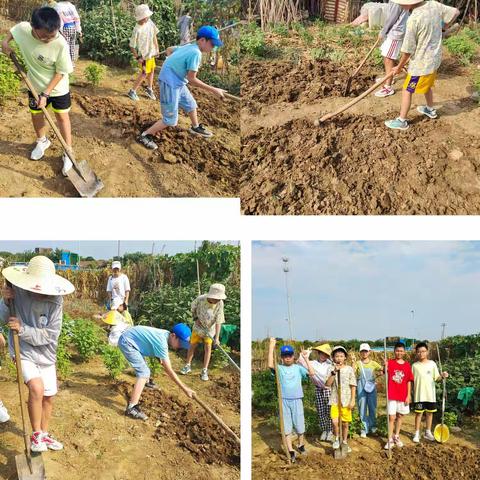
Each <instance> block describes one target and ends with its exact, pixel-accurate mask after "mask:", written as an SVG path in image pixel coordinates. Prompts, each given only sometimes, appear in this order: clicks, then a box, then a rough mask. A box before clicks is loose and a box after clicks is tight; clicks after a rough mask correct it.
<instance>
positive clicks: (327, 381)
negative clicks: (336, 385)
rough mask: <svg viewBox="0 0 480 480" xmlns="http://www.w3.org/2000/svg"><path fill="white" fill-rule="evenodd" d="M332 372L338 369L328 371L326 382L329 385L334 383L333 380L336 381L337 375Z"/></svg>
mask: <svg viewBox="0 0 480 480" xmlns="http://www.w3.org/2000/svg"><path fill="white" fill-rule="evenodd" d="M332 372H335V373H337V371H336V369H334V370H332V371H331V372H329V373H328V377H327V380H326V382H325V385H326V386H327V387H331V386H332V385H333V382H334V381H335V375H332Z"/></svg>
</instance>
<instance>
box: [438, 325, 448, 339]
mask: <svg viewBox="0 0 480 480" xmlns="http://www.w3.org/2000/svg"><path fill="white" fill-rule="evenodd" d="M440 326H441V327H442V337H441V339H442V340H443V339H444V338H445V327H446V326H447V324H446V323H441V324H440Z"/></svg>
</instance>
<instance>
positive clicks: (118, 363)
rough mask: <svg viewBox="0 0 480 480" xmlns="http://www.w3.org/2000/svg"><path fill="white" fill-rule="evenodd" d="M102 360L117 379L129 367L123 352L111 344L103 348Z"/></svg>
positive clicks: (111, 375) (112, 376)
mask: <svg viewBox="0 0 480 480" xmlns="http://www.w3.org/2000/svg"><path fill="white" fill-rule="evenodd" d="M102 360H103V364H104V365H105V368H106V369H107V370H108V374H109V375H110V377H111V378H112V379H113V380H116V379H117V378H118V376H119V375H120V374H121V373H122V372H123V371H124V370H125V368H126V367H127V362H126V360H125V357H124V356H123V354H122V352H121V351H120V350H119V349H118V348H117V347H112V346H111V345H106V346H105V347H104V348H103V352H102Z"/></svg>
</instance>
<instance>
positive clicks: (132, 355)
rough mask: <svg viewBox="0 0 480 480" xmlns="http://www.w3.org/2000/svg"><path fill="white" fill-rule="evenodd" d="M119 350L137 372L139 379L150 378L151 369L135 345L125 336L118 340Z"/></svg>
mask: <svg viewBox="0 0 480 480" xmlns="http://www.w3.org/2000/svg"><path fill="white" fill-rule="evenodd" d="M118 348H119V349H120V351H121V352H122V353H123V356H124V357H125V358H126V359H127V361H128V363H129V364H130V365H131V366H132V368H133V369H134V370H135V375H136V376H137V377H139V378H150V369H149V368H148V365H147V362H145V359H144V358H143V356H142V354H141V353H140V351H139V350H138V348H137V347H136V346H135V345H132V344H131V343H130V342H129V341H128V340H127V339H126V338H125V337H124V336H123V335H121V336H120V338H119V339H118Z"/></svg>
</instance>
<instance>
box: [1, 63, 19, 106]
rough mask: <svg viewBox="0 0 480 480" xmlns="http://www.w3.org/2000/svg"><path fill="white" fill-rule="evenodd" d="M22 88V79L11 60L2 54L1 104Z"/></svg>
mask: <svg viewBox="0 0 480 480" xmlns="http://www.w3.org/2000/svg"><path fill="white" fill-rule="evenodd" d="M19 90H20V79H19V78H18V76H17V75H16V74H15V70H14V66H13V63H12V62H11V60H10V59H9V58H8V57H7V56H6V55H3V54H0V105H3V104H5V102H6V101H7V100H8V99H9V98H13V97H15V96H16V95H17V94H18V92H19Z"/></svg>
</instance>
